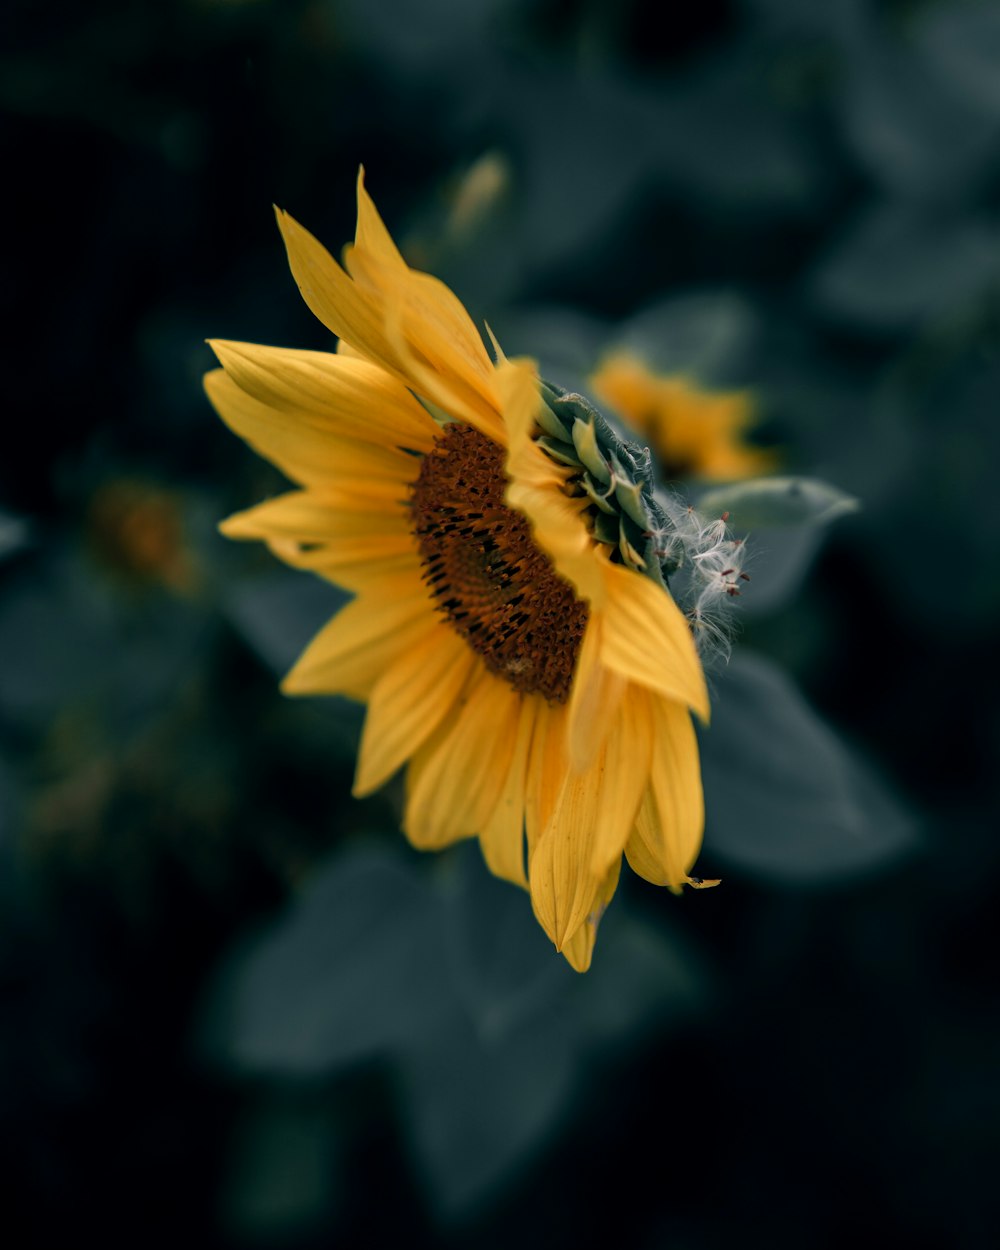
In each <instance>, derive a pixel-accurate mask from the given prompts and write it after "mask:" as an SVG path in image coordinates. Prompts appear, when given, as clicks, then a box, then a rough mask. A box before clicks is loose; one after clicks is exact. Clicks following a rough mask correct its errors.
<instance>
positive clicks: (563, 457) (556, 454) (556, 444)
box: [535, 434, 580, 469]
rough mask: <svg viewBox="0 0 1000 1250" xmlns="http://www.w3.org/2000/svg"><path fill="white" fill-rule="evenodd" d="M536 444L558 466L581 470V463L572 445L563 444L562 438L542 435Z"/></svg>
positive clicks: (536, 440)
mask: <svg viewBox="0 0 1000 1250" xmlns="http://www.w3.org/2000/svg"><path fill="white" fill-rule="evenodd" d="M535 442H536V443H537V444H538V446H539V447H541V448H542V450H543V451H544V452H546V453H547V454H548V455H549V456H550V457H551V458H552V459H553V460H555V461H556V462H557V463H558V464H566V465H569V467H570V468H572V469H579V467H580V461H579V459H578V457H577V455H576V451H575V449H574V448H573V446H572V444H571V443H566V442H563V440H562V439H561V438H552V437H550V436H549V435H548V434H540V435H539V436H538V438H536V439H535Z"/></svg>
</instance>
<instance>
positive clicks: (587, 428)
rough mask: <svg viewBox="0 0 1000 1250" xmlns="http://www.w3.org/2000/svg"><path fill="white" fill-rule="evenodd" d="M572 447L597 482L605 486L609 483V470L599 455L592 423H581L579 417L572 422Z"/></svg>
mask: <svg viewBox="0 0 1000 1250" xmlns="http://www.w3.org/2000/svg"><path fill="white" fill-rule="evenodd" d="M573 446H574V447H575V448H576V454H577V455H578V456H579V457H580V463H581V464H582V465H583V467H584V468H585V469H587V470H588V471H589V472H590V473H591V474H592V475H593V476H594V477H596V478H597V480H598V481H599V482H603V483H604V485H605V486H608V485H610V483H611V470H610V469H609V468H608V464H607V461H606V460H605V459H604V456H603V455H602V454H601V449H600V447H599V446H598V443H597V433H596V431H595V429H594V424H593V422H592V421H582V420H581V419H580V418H579V417H577V419H576V420H575V421H574V422H573Z"/></svg>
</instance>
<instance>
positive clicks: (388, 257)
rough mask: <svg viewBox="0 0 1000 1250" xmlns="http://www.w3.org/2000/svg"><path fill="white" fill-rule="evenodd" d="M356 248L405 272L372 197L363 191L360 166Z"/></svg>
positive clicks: (401, 260) (402, 262) (362, 171)
mask: <svg viewBox="0 0 1000 1250" xmlns="http://www.w3.org/2000/svg"><path fill="white" fill-rule="evenodd" d="M354 244H355V246H356V247H358V248H360V249H362V250H364V251H366V252H371V253H373V254H374V255H375V256H377V257H378V258H379V259H380V260H381V261H383V262H384V263H385V264H387V265H391V266H393V267H395V268H396V269H399V270H400V271H406V269H407V264H406V261H405V260H403V257H402V256H401V255H400V252H399V248H397V247H396V244H395V243H394V242H393V241H392V235H391V234H390V233H389V231H388V230H387V229H386V228H385V223H384V222H383V220H382V218H381V216H380V215H379V212H378V209H377V208H376V207H375V205H374V204H373V203H372V197H371V196H370V195H369V194H368V191H367V190H366V189H365V170H364V166H363V165H362V166H361V168H360V169H359V170H358V226H357V230H356V231H355V234H354Z"/></svg>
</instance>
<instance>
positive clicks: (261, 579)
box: [0, 0, 1000, 1250]
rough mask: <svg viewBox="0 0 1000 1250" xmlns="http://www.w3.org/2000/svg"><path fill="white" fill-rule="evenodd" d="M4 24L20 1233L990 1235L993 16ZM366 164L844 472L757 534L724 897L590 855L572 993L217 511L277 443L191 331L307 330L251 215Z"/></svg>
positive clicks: (631, 14)
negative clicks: (370, 736)
mask: <svg viewBox="0 0 1000 1250" xmlns="http://www.w3.org/2000/svg"><path fill="white" fill-rule="evenodd" d="M665 13H666V14H667V17H666V19H665V18H664V14H665ZM664 21H665V22H666V29H667V33H666V34H664V33H663V30H664ZM0 32H2V39H0V107H2V109H3V123H2V129H0V150H2V155H3V168H4V170H5V171H6V172H7V179H8V180H7V188H8V190H7V196H6V197H5V199H6V202H5V208H6V211H7V213H8V226H7V230H6V232H5V239H6V253H5V255H6V269H7V273H8V278H7V280H6V281H5V282H4V283H3V285H2V288H0V305H2V307H3V309H4V323H5V326H6V327H7V330H6V335H5V346H6V348H7V352H8V354H9V359H8V361H7V366H6V369H5V371H4V376H5V378H6V385H7V391H6V396H5V410H6V422H7V424H6V429H7V431H8V450H7V453H6V455H5V456H4V457H3V458H2V464H0V507H2V508H3V510H4V511H3V515H2V516H0V555H2V560H3V563H2V565H0V647H2V654H3V662H2V665H0V999H2V1005H0V1124H2V1138H0V1187H2V1191H3V1207H2V1209H3V1212H4V1221H5V1224H6V1223H10V1224H11V1225H13V1223H14V1222H15V1221H16V1220H17V1219H18V1218H19V1217H20V1219H21V1220H22V1221H23V1224H22V1227H23V1228H26V1229H28V1230H29V1231H28V1232H27V1233H25V1234H22V1235H23V1236H25V1237H26V1238H27V1240H22V1241H19V1242H18V1244H19V1245H25V1246H29V1245H36V1244H37V1245H39V1246H41V1245H51V1244H55V1243H57V1242H59V1241H61V1240H63V1239H64V1238H65V1237H67V1236H68V1235H73V1234H76V1235H79V1234H80V1232H81V1230H86V1231H87V1232H88V1233H89V1234H92V1235H100V1236H102V1237H103V1238H104V1241H105V1244H112V1245H117V1244H123V1245H124V1244H129V1245H133V1244H136V1243H137V1242H140V1243H142V1244H144V1245H148V1246H151V1247H157V1246H160V1245H163V1246H167V1245H169V1246H175V1245H176V1244H177V1243H178V1241H179V1240H182V1239H183V1240H184V1241H186V1242H187V1243H189V1244H194V1245H198V1246H202V1245H204V1246H209V1247H215V1246H218V1247H220V1248H229V1247H233V1248H241V1247H256V1246H281V1247H290V1248H293V1250H297V1248H302V1250H306V1248H308V1247H318V1246H325V1245H327V1244H331V1243H334V1242H336V1243H337V1244H353V1243H354V1242H359V1243H360V1242H363V1243H364V1244H373V1243H380V1242H381V1241H385V1242H387V1243H388V1244H399V1243H402V1242H404V1241H405V1244H407V1245H411V1246H422V1245H431V1244H434V1245H438V1244H444V1245H465V1244H474V1245H476V1246H477V1247H490V1246H494V1245H495V1246H501V1245H509V1244H510V1242H511V1240H512V1239H517V1240H518V1241H519V1242H520V1243H521V1244H525V1245H536V1244H537V1245H541V1244H552V1243H557V1244H561V1243H563V1242H566V1243H569V1242H571V1241H572V1242H573V1243H574V1244H581V1245H587V1244H590V1243H592V1242H595V1241H596V1240H598V1238H601V1239H604V1238H606V1237H607V1236H608V1235H611V1236H613V1237H614V1238H615V1240H616V1242H618V1243H620V1244H623V1245H634V1246H639V1247H644V1246H650V1247H652V1246H659V1245H670V1246H678V1247H691V1248H693V1250H702V1248H705V1250H708V1248H712V1247H716V1246H720V1247H721V1246H729V1245H732V1244H741V1245H750V1246H757V1245H760V1246H767V1247H768V1250H781V1248H782V1247H788V1248H789V1250H792V1248H794V1250H800V1248H801V1247H802V1246H813V1247H818V1248H822V1247H826V1246H830V1247H833V1246H838V1247H839V1246H841V1245H842V1244H843V1242H844V1240H845V1238H848V1237H853V1236H855V1235H856V1233H857V1230H858V1229H859V1227H863V1228H864V1230H865V1231H866V1233H867V1234H868V1236H869V1237H870V1238H871V1239H872V1240H875V1239H877V1238H881V1239H883V1240H885V1241H889V1242H891V1243H893V1244H906V1245H907V1246H910V1247H923V1246H927V1247H935V1248H936V1247H939V1246H941V1245H949V1246H961V1247H978V1246H992V1245H993V1244H995V1228H996V1217H997V1211H996V1199H995V1190H996V1187H995V1183H994V1175H993V1174H994V1171H995V1160H996V1157H997V1150H998V1148H1000V1141H998V1123H1000V1120H998V1116H1000V1076H998V1070H997V1063H996V1048H997V1041H998V1037H1000V1028H998V1025H1000V1016H998V1007H997V997H996V990H995V981H994V978H993V977H991V975H990V974H991V973H992V972H993V970H994V963H995V958H994V951H995V942H996V937H997V933H996V919H995V916H996V893H997V883H998V876H1000V861H998V853H997V848H996V840H995V830H994V828H993V826H994V821H993V819H992V818H991V816H990V815H989V813H990V811H991V808H992V778H993V774H992V765H993V763H994V761H995V759H996V752H997V746H998V735H997V729H996V719H995V714H994V708H995V706H996V702H997V690H996V677H995V664H994V663H993V652H994V650H995V646H996V639H997V630H998V624H1000V621H998V617H1000V581H998V579H997V576H996V571H995V559H996V555H995V553H996V550H997V545H998V539H1000V510H998V509H997V506H996V500H995V489H994V486H993V481H994V477H995V471H996V468H995V466H996V464H997V462H998V459H1000V457H998V454H997V453H998V450H1000V448H998V428H1000V426H998V423H997V420H996V405H997V396H998V393H1000V304H998V276H1000V248H998V208H1000V86H998V84H1000V8H998V7H997V6H996V5H995V4H993V3H990V2H988V0H982V2H977V0H833V2H831V3H828V4H816V3H813V2H812V0H710V2H707V3H703V4H700V5H684V6H670V8H669V11H667V10H665V9H664V8H663V6H653V5H644V4H641V3H638V0H627V2H625V3H621V2H618V3H611V0H541V2H539V3H529V2H528V0H465V3H463V4H458V3H457V2H456V0H383V2H380V3H374V4H373V3H366V2H364V0H289V2H288V3H281V4H278V3H277V0H242V2H240V0H215V2H212V0H176V2H174V3H168V4H162V5H149V4H139V3H126V2H125V0H117V2H116V3H112V2H110V0H106V2H104V3H101V2H95V3H91V4H87V5H79V4H70V3H67V2H66V0H52V2H51V3H49V4H47V5H45V6H37V5H32V4H28V3H27V2H26V0H9V2H8V3H7V4H6V5H5V6H4V7H3V11H2V13H0ZM361 161H364V163H365V165H366V167H367V169H368V178H369V186H370V188H371V189H372V192H373V194H374V196H375V199H376V202H377V203H378V204H379V206H380V208H381V210H382V212H383V214H384V216H385V217H386V219H387V221H388V222H389V224H390V226H391V228H392V229H393V231H394V233H395V234H396V236H397V238H399V239H400V240H401V241H402V242H403V244H404V247H405V250H406V251H407V254H408V255H409V256H410V258H411V259H412V261H413V262H414V263H418V264H420V265H422V266H425V267H428V268H431V269H433V270H434V271H435V272H437V273H439V274H440V275H441V276H443V277H445V278H446V279H447V280H448V281H449V282H451V283H452V284H453V285H454V287H455V288H456V290H457V291H458V293H459V295H460V296H461V297H462V298H463V299H464V300H465V301H466V302H467V304H468V305H469V306H470V308H471V309H472V310H473V311H474V313H475V314H476V315H478V316H487V317H488V318H489V320H490V323H491V325H492V326H493V327H494V328H495V329H496V331H497V333H498V335H499V337H500V339H501V341H502V342H503V343H504V345H505V347H506V348H507V349H508V350H509V351H510V352H516V351H528V352H531V353H532V354H534V355H536V356H538V357H540V358H541V359H542V361H543V364H544V365H545V368H546V370H547V371H548V373H549V375H550V376H551V377H552V378H553V380H555V381H560V382H563V383H564V384H567V385H575V384H576V383H577V382H578V380H579V378H580V377H581V375H582V374H583V373H584V372H585V371H586V370H587V369H588V368H589V367H591V365H592V364H593V363H594V361H595V358H596V355H597V354H598V353H600V352H601V351H603V350H605V349H606V348H607V347H608V346H610V345H611V344H614V343H619V342H623V341H624V342H629V343H642V344H643V345H645V346H646V348H647V349H648V350H649V351H652V352H654V353H659V363H660V364H661V365H662V366H663V367H664V368H680V369H685V370H690V371H693V372H695V373H696V374H697V376H699V377H700V378H701V380H702V381H703V382H705V383H706V384H709V385H715V386H749V387H752V388H753V389H754V391H755V392H756V393H757V395H758V402H759V410H760V413H761V416H762V418H763V425H762V427H761V435H762V437H763V438H764V439H765V441H767V442H768V443H771V444H773V445H774V446H776V447H777V448H778V449H779V450H780V453H781V455H782V457H783V459H784V463H785V467H786V469H787V470H788V471H789V472H798V473H805V474H809V475H815V476H819V477H821V478H824V479H826V480H827V481H829V482H833V483H836V484H837V485H838V486H839V487H841V488H843V490H845V491H846V492H848V493H849V494H850V495H853V496H856V497H858V498H860V499H861V500H862V504H863V507H862V509H861V510H860V511H859V512H857V513H855V514H852V515H849V516H844V517H841V518H840V519H838V520H836V521H835V522H834V523H833V524H832V525H830V526H828V527H824V526H822V525H816V526H814V527H813V528H811V529H808V530H795V531H790V530H787V529H783V528H782V527H781V526H780V525H766V524H764V521H767V520H770V521H773V520H774V519H775V518H774V517H771V518H760V517H758V518H756V521H755V523H754V524H753V525H752V526H751V528H752V529H753V530H754V544H755V550H756V553H757V554H756V557H755V559H756V561H757V564H756V567H755V568H754V569H753V572H754V582H753V583H752V589H751V590H749V591H748V592H747V594H746V595H745V596H744V601H745V609H744V612H743V618H742V640H741V644H740V646H739V647H738V648H737V652H736V658H735V659H734V661H733V664H732V665H731V666H730V668H729V669H728V670H725V671H723V672H720V673H719V674H718V675H717V676H716V678H715V679H714V680H715V682H716V685H717V688H718V692H719V712H718V716H717V720H716V724H715V727H714V728H713V730H712V731H711V733H710V734H709V735H706V739H705V756H706V763H705V770H706V785H707V787H708V795H709V830H708V836H707V839H706V848H705V853H704V856H703V859H702V861H701V867H700V870H701V871H702V872H704V874H705V875H712V876H714V875H721V876H723V877H724V878H725V880H724V884H723V886H722V888H720V889H718V890H715V891H712V892H709V893H707V894H696V895H689V896H686V897H684V898H681V899H673V898H671V897H669V896H667V895H666V894H664V893H663V892H658V891H655V890H653V889H652V888H649V887H645V886H644V884H643V883H641V882H639V881H636V880H634V879H633V880H630V881H628V882H627V883H625V885H624V888H623V896H622V898H621V900H620V901H619V902H616V905H615V908H613V909H612V911H611V912H610V913H609V915H608V918H607V919H606V921H605V923H604V926H603V927H602V938H601V943H600V945H599V948H598V953H597V958H596V961H595V966H594V969H593V971H592V972H591V973H590V974H588V976H587V977H586V978H577V977H575V976H574V975H573V974H572V973H571V972H569V971H568V969H566V968H565V967H564V966H563V964H562V961H561V960H559V959H558V958H557V957H555V956H553V955H552V954H551V951H550V948H549V947H548V944H547V942H546V941H545V939H544V937H543V936H542V935H541V933H540V932H539V931H538V930H537V929H536V928H535V927H534V925H533V923H532V922H531V920H530V917H529V915H528V914H527V911H528V909H527V904H526V901H525V900H524V898H523V897H522V896H521V895H520V894H519V893H518V892H517V891H514V890H512V889H510V888H507V887H504V886H502V885H500V884H499V883H497V882H495V881H493V880H492V879H490V878H489V877H488V876H487V875H486V873H485V870H484V869H483V867H482V865H481V863H480V861H479V858H478V855H477V853H476V851H475V849H474V848H471V847H464V848H459V850H458V851H457V852H456V853H454V854H451V855H447V856H442V857H440V858H435V859H430V860H428V859H424V858H421V857H419V856H417V855H415V854H413V853H412V852H410V851H409V850H408V849H407V848H406V847H405V845H404V844H403V842H402V840H401V838H400V837H399V836H398V835H397V834H396V833H395V832H394V830H395V828H396V826H397V817H398V805H399V795H398V792H397V791H395V790H393V789H392V788H390V789H389V790H388V791H386V792H385V793H384V794H383V795H380V796H377V797H376V798H374V799H371V800H367V801H365V802H363V803H356V802H353V801H352V800H351V799H350V798H349V795H348V791H349V783H350V776H351V770H352V756H353V749H354V743H355V738H356V733H357V726H358V723H359V717H358V712H357V709H353V708H351V707H350V706H348V705H347V704H343V703H340V702H338V701H335V700H327V701H324V700H308V701H301V702H292V701H288V700H284V699H282V698H281V697H280V696H279V694H278V693H277V690H276V681H277V675H278V674H280V673H281V672H283V671H284V669H285V668H286V667H287V666H288V664H289V663H290V661H291V660H292V659H293V658H294V656H295V654H296V653H297V650H298V649H299V648H300V647H301V645H302V644H303V643H304V642H305V641H306V639H307V638H308V637H309V636H310V634H311V632H312V630H313V629H314V628H315V627H316V625H317V624H318V623H320V622H321V621H322V620H323V619H324V618H325V617H326V616H327V615H328V614H329V613H330V612H331V611H332V610H333V609H334V608H335V607H336V605H337V603H338V602H339V600H338V596H337V593H336V592H335V591H333V590H332V589H331V588H329V587H324V586H322V585H320V584H318V583H314V582H311V581H310V580H309V579H308V578H307V577H305V576H304V575H302V576H296V575H293V574H290V573H288V572H287V571H285V570H282V569H280V568H278V567H277V566H276V565H275V564H274V562H273V561H270V560H269V559H268V557H266V556H265V555H264V554H263V553H261V552H259V551H256V550H251V549H247V548H241V547H236V546H227V545H226V544H225V543H223V541H222V540H221V539H220V538H218V537H217V535H216V533H215V529H214V527H215V523H216V521H217V520H218V519H219V518H220V517H222V516H224V515H225V514H226V513H227V512H229V511H231V510H233V509H235V508H237V507H241V506H245V505H247V504H249V503H250V502H253V501H255V500H256V499H258V498H261V497H263V496H264V495H266V494H268V493H270V492H273V491H275V490H276V489H278V488H279V486H280V483H279V481H278V479H277V476H276V475H275V474H274V473H273V472H272V471H271V470H270V469H269V468H268V467H267V466H265V465H263V464H261V463H260V462H259V461H257V460H256V459H255V458H254V457H253V456H252V455H251V454H250V453H249V452H247V451H246V450H245V449H244V448H243V447H241V446H240V445H239V444H238V443H237V442H236V440H234V439H233V438H232V437H231V436H230V435H229V434H228V433H227V432H226V431H225V430H224V429H223V428H222V427H221V425H220V423H219V422H218V421H217V420H216V418H215V417H214V415H213V414H212V412H211V410H210V409H209V407H208V405H207V403H206V402H205V400H204V399H203V397H202V395H201V391H200V376H201V374H202V372H203V371H204V370H205V369H206V368H207V367H209V366H210V364H211V357H210V354H209V353H208V351H207V349H206V348H205V347H204V346H203V343H202V340H203V339H204V338H205V337H206V336H208V335H215V336H219V337H225V338H234V339H240V338H245V339H249V340H253V341H259V342H265V343H281V344H288V345H296V346H314V347H320V348H322V347H325V346H327V345H328V344H327V340H326V337H325V334H324V331H323V329H322V327H321V326H319V324H318V323H316V322H315V321H314V320H313V319H312V318H311V316H310V315H309V313H308V311H307V310H306V309H305V307H304V306H303V305H302V304H301V302H300V300H299V299H298V296H297V294H296V292H295V289H294V285H293V284H292V282H291V279H290V277H289V275H288V273H287V270H286V267H285V262H284V257H283V253H282V248H281V246H280V242H279V240H278V237H277V233H276V231H275V228H274V224H273V220H272V217H271V214H270V209H269V205H270V203H271V202H272V201H275V202H278V203H280V204H281V205H283V206H284V207H287V208H288V209H289V210H290V211H292V212H293V213H294V214H295V215H296V216H297V217H298V218H299V219H300V220H302V221H303V222H304V223H306V224H307V225H308V226H309V227H310V228H311V229H313V230H314V231H316V232H317V233H318V234H319V235H320V236H321V237H322V238H323V239H324V240H325V241H327V242H328V244H330V245H331V247H333V248H334V249H335V248H336V247H337V246H339V243H340V242H341V241H343V240H346V239H347V238H349V237H350V235H351V233H352V231H353V217H354V200H353V182H354V177H355V171H356V168H357V165H358V164H359V162H361Z"/></svg>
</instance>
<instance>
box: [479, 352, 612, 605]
mask: <svg viewBox="0 0 1000 1250" xmlns="http://www.w3.org/2000/svg"><path fill="white" fill-rule="evenodd" d="M496 378H497V383H496V384H497V390H498V392H499V394H500V398H501V402H502V404H503V414H504V422H505V424H506V426H507V448H508V450H507V465H506V469H507V475H508V477H509V478H510V484H509V485H508V487H507V502H508V503H509V504H510V506H511V507H512V508H516V509H517V510H518V511H519V512H522V513H524V515H525V516H526V517H527V518H528V520H529V521H530V523H531V529H532V533H533V535H534V537H535V539H536V541H537V542H538V545H539V546H540V547H541V548H542V550H543V551H545V552H546V553H547V554H548V555H549V556H550V557H551V559H552V562H553V564H554V565H555V568H556V571H557V572H558V573H559V574H560V575H561V576H562V577H564V578H565V579H566V581H568V582H569V583H570V585H572V586H573V588H574V589H575V590H576V592H577V594H578V595H579V596H580V598H581V599H586V600H587V601H588V602H590V603H593V604H594V605H595V606H598V607H599V606H600V605H601V603H602V602H603V598H604V590H605V582H604V577H603V571H602V564H601V559H600V557H599V556H598V554H597V552H596V550H595V547H594V544H593V542H592V540H591V537H590V534H589V533H588V531H587V526H586V524H585V523H584V520H583V516H582V511H581V509H582V503H581V501H579V500H574V499H570V498H569V497H568V496H567V495H566V493H565V491H564V490H563V486H564V483H565V480H566V474H565V472H564V471H563V470H562V469H560V467H559V466H558V465H556V464H555V463H554V461H552V460H551V459H550V458H549V457H548V456H547V455H546V454H545V453H544V452H543V451H542V450H541V448H540V447H539V446H538V445H537V444H536V443H535V442H534V434H535V432H536V424H537V423H536V414H537V412H538V408H539V405H540V403H541V397H540V395H539V391H538V379H537V376H536V374H535V371H534V369H533V367H532V365H531V364H530V363H529V362H525V361H505V362H504V363H503V364H501V365H500V366H499V367H498V369H497V371H496Z"/></svg>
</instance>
